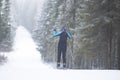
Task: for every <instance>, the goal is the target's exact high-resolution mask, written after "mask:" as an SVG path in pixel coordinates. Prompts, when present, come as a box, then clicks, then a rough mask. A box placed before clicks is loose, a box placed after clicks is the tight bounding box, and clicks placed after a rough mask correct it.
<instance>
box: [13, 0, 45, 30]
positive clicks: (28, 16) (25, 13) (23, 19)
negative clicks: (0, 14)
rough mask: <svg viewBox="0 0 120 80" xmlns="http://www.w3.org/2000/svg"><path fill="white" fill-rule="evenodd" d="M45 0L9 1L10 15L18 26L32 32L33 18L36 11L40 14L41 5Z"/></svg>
mask: <svg viewBox="0 0 120 80" xmlns="http://www.w3.org/2000/svg"><path fill="white" fill-rule="evenodd" d="M44 1H45V0H11V2H12V7H13V8H12V9H14V12H13V13H12V14H13V15H14V16H15V19H16V21H17V23H18V25H23V26H26V27H27V29H29V30H32V27H33V26H34V23H35V16H36V14H37V11H39V12H40V10H41V7H42V3H43V2H44Z"/></svg>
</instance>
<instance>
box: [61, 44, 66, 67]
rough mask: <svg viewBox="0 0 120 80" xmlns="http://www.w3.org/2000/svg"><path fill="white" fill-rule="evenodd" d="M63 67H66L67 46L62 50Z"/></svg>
mask: <svg viewBox="0 0 120 80" xmlns="http://www.w3.org/2000/svg"><path fill="white" fill-rule="evenodd" d="M62 58H63V67H64V68H65V67H66V46H65V47H64V48H63V50H62Z"/></svg>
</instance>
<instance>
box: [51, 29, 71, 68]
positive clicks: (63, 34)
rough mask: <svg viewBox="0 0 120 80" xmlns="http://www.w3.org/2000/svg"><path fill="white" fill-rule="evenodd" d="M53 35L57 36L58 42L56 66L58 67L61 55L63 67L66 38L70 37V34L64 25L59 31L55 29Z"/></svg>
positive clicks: (64, 65) (64, 63)
mask: <svg viewBox="0 0 120 80" xmlns="http://www.w3.org/2000/svg"><path fill="white" fill-rule="evenodd" d="M53 36H54V37H56V36H59V42H58V54H57V68H60V60H61V56H62V59H63V68H66V50H67V38H69V39H71V38H72V36H71V35H70V33H69V32H67V31H66V29H65V27H63V28H62V29H61V31H60V32H57V31H56V29H54V31H53Z"/></svg>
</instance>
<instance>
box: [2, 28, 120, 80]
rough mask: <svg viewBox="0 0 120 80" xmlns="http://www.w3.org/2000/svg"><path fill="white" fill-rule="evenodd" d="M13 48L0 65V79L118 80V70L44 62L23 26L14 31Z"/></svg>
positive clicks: (119, 72)
mask: <svg viewBox="0 0 120 80" xmlns="http://www.w3.org/2000/svg"><path fill="white" fill-rule="evenodd" d="M13 49H14V51H13V52H10V53H6V55H7V56H8V62H7V63H6V64H5V65H3V66H1V67H0V80H120V76H119V74H120V71H119V70H62V69H61V70H57V69H55V68H53V67H52V66H50V65H48V64H44V63H43V61H42V60H41V55H40V53H39V52H38V51H37V50H36V45H35V43H34V41H33V40H32V38H31V35H30V34H29V32H28V31H27V30H26V29H25V28H24V27H23V26H19V27H18V29H17V31H16V36H15V40H14V47H13Z"/></svg>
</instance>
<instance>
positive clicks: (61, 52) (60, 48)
mask: <svg viewBox="0 0 120 80" xmlns="http://www.w3.org/2000/svg"><path fill="white" fill-rule="evenodd" d="M66 49H67V45H66V44H60V45H58V55H57V63H58V64H59V63H60V61H61V56H62V59H63V64H66Z"/></svg>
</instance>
